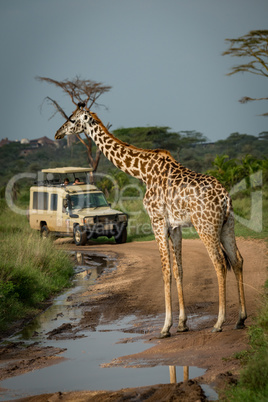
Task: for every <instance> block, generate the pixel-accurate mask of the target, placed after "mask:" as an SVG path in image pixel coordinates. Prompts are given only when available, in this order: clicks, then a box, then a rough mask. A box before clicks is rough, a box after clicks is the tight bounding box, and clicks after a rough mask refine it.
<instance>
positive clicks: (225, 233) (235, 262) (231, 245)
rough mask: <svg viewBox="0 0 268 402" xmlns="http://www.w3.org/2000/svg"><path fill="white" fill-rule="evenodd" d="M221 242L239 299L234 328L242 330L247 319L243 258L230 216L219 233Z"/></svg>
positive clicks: (232, 219)
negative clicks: (228, 261)
mask: <svg viewBox="0 0 268 402" xmlns="http://www.w3.org/2000/svg"><path fill="white" fill-rule="evenodd" d="M221 242H222V245H223V247H224V250H225V252H226V254H227V256H228V258H229V260H230V263H231V266H232V268H233V271H234V274H235V277H236V283H237V289H238V297H239V317H238V321H237V323H236V326H235V328H236V329H241V328H244V326H245V324H244V322H245V320H246V318H247V312H246V303H245V294H244V285H243V258H242V256H241V254H240V252H239V250H238V248H237V245H236V240H235V235H234V218H233V216H232V215H230V216H229V218H228V221H227V222H226V223H225V225H224V226H223V228H222V232H221Z"/></svg>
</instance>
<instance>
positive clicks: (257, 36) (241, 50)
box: [223, 30, 268, 116]
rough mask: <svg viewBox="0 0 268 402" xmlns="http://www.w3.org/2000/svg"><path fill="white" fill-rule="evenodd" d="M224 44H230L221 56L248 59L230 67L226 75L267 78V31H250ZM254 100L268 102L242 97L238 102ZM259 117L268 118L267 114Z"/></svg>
mask: <svg viewBox="0 0 268 402" xmlns="http://www.w3.org/2000/svg"><path fill="white" fill-rule="evenodd" d="M226 42H228V43H229V44H230V47H229V49H227V50H226V51H225V52H223V56H225V55H231V56H232V57H242V58H246V59H248V60H247V61H246V62H245V63H242V64H238V65H236V66H234V67H232V68H231V72H230V73H228V74H227V75H233V74H236V73H243V72H248V73H251V74H256V75H260V76H262V77H266V78H268V30H257V31H250V32H249V33H248V34H247V35H244V36H241V37H239V38H237V39H226ZM255 100H268V98H267V97H265V98H250V97H248V96H244V97H243V98H241V99H240V100H239V102H241V103H246V102H249V101H255ZM261 116H268V113H264V114H262V115H261Z"/></svg>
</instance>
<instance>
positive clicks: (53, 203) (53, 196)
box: [50, 194, 58, 211]
mask: <svg viewBox="0 0 268 402" xmlns="http://www.w3.org/2000/svg"><path fill="white" fill-rule="evenodd" d="M57 209H58V194H51V198H50V210H51V211H57Z"/></svg>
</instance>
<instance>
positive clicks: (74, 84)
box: [36, 76, 112, 171]
mask: <svg viewBox="0 0 268 402" xmlns="http://www.w3.org/2000/svg"><path fill="white" fill-rule="evenodd" d="M36 79H37V80H38V81H41V82H46V83H48V84H53V85H55V86H56V87H58V88H60V89H61V90H62V91H63V92H64V93H65V94H67V95H69V97H70V98H71V101H72V102H73V104H74V105H76V107H78V106H79V104H81V103H83V104H85V107H86V108H87V109H90V108H91V107H92V105H95V106H104V105H100V104H99V103H98V102H97V101H98V99H99V98H100V96H101V95H103V94H104V93H105V92H109V91H110V89H111V88H112V87H111V86H109V85H104V84H102V83H101V82H96V81H92V80H85V79H81V78H80V77H78V76H76V77H75V78H73V79H71V80H69V79H68V78H67V79H65V80H63V81H57V80H54V79H52V78H48V77H36ZM46 99H47V100H48V101H49V102H51V103H52V105H53V106H54V107H55V108H56V112H59V113H60V114H61V115H62V116H63V117H64V118H65V119H66V120H67V119H68V116H67V115H66V113H65V112H64V110H63V109H62V107H61V106H60V105H59V104H58V102H57V101H55V100H54V99H51V98H50V97H49V96H47V97H46ZM84 134H85V137H86V138H85V139H83V138H82V137H81V136H80V135H79V134H76V137H77V138H78V139H79V141H80V142H81V143H82V144H83V145H84V146H85V147H86V150H87V157H88V161H89V164H90V166H91V167H92V168H93V171H96V170H97V167H98V164H99V160H100V156H101V151H100V150H99V149H97V150H96V154H95V157H94V156H93V152H92V149H93V144H92V139H91V138H90V136H89V135H87V134H86V133H84ZM71 138H75V136H69V137H68V140H69V141H70V139H71Z"/></svg>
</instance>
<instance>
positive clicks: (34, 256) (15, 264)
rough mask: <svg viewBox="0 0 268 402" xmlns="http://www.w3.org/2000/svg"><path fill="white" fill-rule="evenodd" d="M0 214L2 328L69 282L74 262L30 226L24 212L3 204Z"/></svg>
mask: <svg viewBox="0 0 268 402" xmlns="http://www.w3.org/2000/svg"><path fill="white" fill-rule="evenodd" d="M0 218H1V226H0V252H1V256H2V257H1V261H0V329H5V328H7V326H8V324H9V323H10V322H12V321H14V320H17V319H21V318H23V317H24V316H25V315H28V314H29V313H31V314H32V313H34V312H35V311H36V309H37V308H38V304H39V303H40V302H42V301H44V300H45V299H47V298H48V297H50V296H51V295H53V294H55V293H56V292H59V291H60V290H61V289H62V288H64V287H67V286H69V285H70V277H71V276H72V275H73V266H72V263H71V260H70V258H69V256H68V255H67V253H65V252H64V251H63V250H57V249H56V248H55V246H54V244H53V242H52V240H50V239H42V238H41V237H40V235H39V233H38V232H36V231H32V230H31V229H30V227H29V223H28V222H27V219H26V217H25V216H21V215H17V214H15V213H13V212H12V211H11V210H9V209H8V208H4V209H3V210H2V212H1V216H0Z"/></svg>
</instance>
